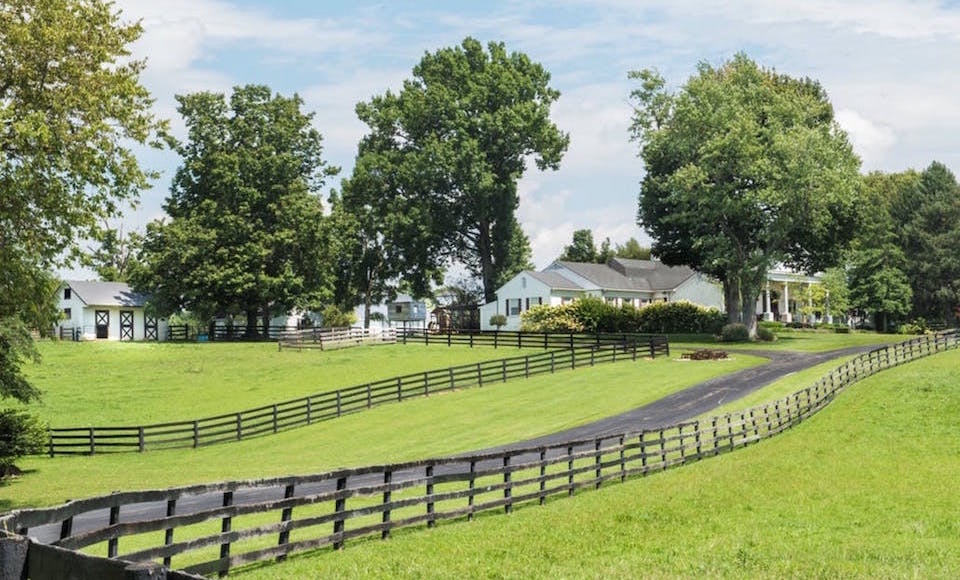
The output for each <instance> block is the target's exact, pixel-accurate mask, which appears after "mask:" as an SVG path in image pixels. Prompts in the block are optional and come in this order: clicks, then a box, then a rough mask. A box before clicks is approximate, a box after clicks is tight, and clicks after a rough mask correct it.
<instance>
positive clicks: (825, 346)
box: [670, 330, 912, 352]
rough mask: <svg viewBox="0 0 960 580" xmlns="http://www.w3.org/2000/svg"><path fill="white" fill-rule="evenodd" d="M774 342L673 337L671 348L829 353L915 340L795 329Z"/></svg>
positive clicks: (691, 336) (671, 338)
mask: <svg viewBox="0 0 960 580" xmlns="http://www.w3.org/2000/svg"><path fill="white" fill-rule="evenodd" d="M776 336H777V340H775V341H773V342H759V341H758V342H734V343H726V342H719V341H717V340H711V339H710V337H709V336H707V335H678V336H675V337H674V336H671V337H670V340H671V345H673V344H675V343H676V344H679V345H682V346H683V347H686V348H720V349H724V350H745V349H746V350H794V351H800V352H825V351H828V350H836V349H840V348H848V347H852V346H869V345H876V346H882V345H885V344H893V343H897V342H903V341H904V340H908V339H910V338H912V336H910V335H904V334H878V333H876V332H851V333H849V334H837V333H835V332H828V331H824V330H816V331H814V330H791V331H781V332H777V333H776Z"/></svg>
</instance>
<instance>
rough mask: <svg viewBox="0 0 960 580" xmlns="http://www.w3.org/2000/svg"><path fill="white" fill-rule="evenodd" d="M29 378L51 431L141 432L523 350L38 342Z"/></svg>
mask: <svg viewBox="0 0 960 580" xmlns="http://www.w3.org/2000/svg"><path fill="white" fill-rule="evenodd" d="M40 350H41V355H42V357H43V358H42V359H41V362H40V363H39V364H30V365H28V366H27V376H28V377H29V379H30V380H31V381H33V382H34V384H35V385H36V386H38V387H39V388H40V389H42V390H43V392H44V394H43V400H42V401H41V403H40V404H37V405H32V406H31V410H32V411H33V412H35V413H36V414H38V415H39V416H40V417H41V418H42V419H43V420H45V421H48V422H49V423H50V425H51V426H52V427H82V426H88V425H90V426H93V425H96V426H101V425H139V424H145V423H163V422H168V421H185V420H191V419H198V418H200V417H207V416H211V415H218V414H221V413H228V412H231V411H241V410H244V409H250V408H253V407H258V406H261V405H267V404H270V403H273V402H277V401H283V400H286V399H295V398H297V397H302V396H305V395H312V394H314V393H321V392H325V391H331V390H334V389H338V388H340V387H348V386H352V385H357V384H361V383H364V382H369V381H373V380H377V379H384V378H389V377H394V376H399V375H405V374H409V373H415V372H420V371H425V370H432V369H439V368H446V367H450V366H456V365H462V364H468V363H474V362H477V361H484V360H490V359H496V358H505V357H510V356H518V355H522V354H526V353H530V352H541V351H532V350H529V349H524V350H520V349H516V348H500V349H494V348H492V347H475V348H468V347H446V346H440V345H435V346H424V345H414V344H410V345H401V344H397V345H378V346H366V347H358V348H348V349H340V350H332V351H325V352H318V351H310V352H297V351H293V350H284V351H282V352H278V351H277V346H276V344H270V343H205V344H195V343H190V344H175V343H144V342H141V343H119V342H85V343H76V342H49V341H48V342H42V343H40Z"/></svg>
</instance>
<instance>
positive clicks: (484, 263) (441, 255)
mask: <svg viewBox="0 0 960 580" xmlns="http://www.w3.org/2000/svg"><path fill="white" fill-rule="evenodd" d="M549 81H550V75H549V73H548V72H547V71H546V70H545V69H544V68H543V67H542V66H541V65H539V64H537V63H535V62H533V61H531V60H530V58H529V57H527V56H526V55H525V54H522V53H519V52H513V53H508V52H507V50H506V48H505V47H504V45H503V44H501V43H495V42H491V43H489V44H488V45H487V46H486V49H485V48H484V46H483V45H482V44H481V43H480V42H479V41H477V40H475V39H473V38H467V39H465V40H464V41H463V42H462V43H461V45H460V46H456V47H452V48H443V49H440V50H438V51H436V52H434V53H427V54H425V55H424V57H423V59H422V60H421V61H420V63H419V64H417V65H416V66H415V67H414V69H413V78H411V79H409V80H407V81H405V82H404V84H403V88H402V89H401V90H400V92H398V93H393V92H390V91H387V92H386V93H384V94H383V95H380V96H376V97H374V98H373V99H371V100H370V101H368V102H363V103H360V104H358V105H357V115H358V116H359V118H360V120H362V121H363V122H364V123H366V124H367V125H368V126H369V128H370V129H369V133H368V134H367V135H366V136H365V137H364V138H363V139H362V140H361V142H360V145H359V151H358V157H357V165H356V167H357V169H356V170H355V172H354V176H353V181H361V180H363V181H365V183H366V185H364V186H363V187H359V186H358V185H355V186H354V188H353V191H352V194H351V195H355V196H357V198H356V199H349V198H348V192H347V191H346V190H345V191H344V200H343V201H344V203H345V205H346V206H348V207H352V206H354V205H355V204H359V205H361V206H369V208H370V209H371V211H373V212H374V213H375V215H377V216H378V220H380V221H384V222H386V221H387V220H390V223H384V225H383V226H382V230H381V233H382V234H383V235H384V237H385V240H384V243H386V244H388V245H389V244H398V245H399V244H403V243H409V244H410V247H409V249H405V250H404V251H403V252H402V253H398V255H397V256H396V260H397V267H398V268H397V269H398V271H399V272H403V275H404V278H405V280H406V281H407V282H408V283H409V284H410V286H411V288H412V289H413V290H414V291H415V292H418V291H420V290H425V289H426V288H425V287H426V286H428V285H429V283H430V282H431V281H432V280H435V279H436V277H437V276H436V274H437V272H439V271H441V270H442V269H443V268H444V267H445V266H446V265H447V264H449V263H450V262H452V261H458V262H460V263H462V264H463V265H464V266H465V267H466V268H467V269H468V270H469V271H470V272H471V273H473V274H474V275H476V276H477V277H478V278H480V279H481V280H482V282H483V287H484V295H485V298H486V300H492V299H493V296H494V291H495V289H496V287H497V282H498V281H499V280H502V279H503V272H504V271H507V270H510V269H511V268H512V267H515V266H516V264H514V263H513V262H516V257H517V256H518V253H517V246H516V245H515V244H516V242H515V238H516V236H517V233H518V232H520V230H519V227H518V226H517V222H516V218H515V211H516V208H517V203H518V198H517V180H519V179H520V177H522V176H523V174H524V172H525V171H526V168H527V167H526V164H527V160H528V159H530V158H533V160H534V162H535V163H536V165H537V167H538V168H540V169H541V170H545V169H548V168H549V169H556V168H557V167H558V166H559V164H560V159H561V157H562V156H563V153H564V151H565V150H566V148H567V144H568V141H569V138H568V136H567V135H566V134H565V133H563V132H561V131H560V130H559V129H558V128H557V127H556V125H554V124H553V122H551V121H550V106H551V104H552V103H553V102H554V101H555V100H556V99H557V98H558V96H559V93H558V92H557V91H556V90H555V89H552V88H551V87H550V86H549V84H548V83H549ZM396 212H403V213H402V215H399V216H398V215H395V214H396ZM392 214H393V217H390V216H391V215H392ZM521 245H522V244H521ZM521 253H522V252H521ZM418 293H421V294H422V293H424V292H418Z"/></svg>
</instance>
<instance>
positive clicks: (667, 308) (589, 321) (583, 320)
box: [521, 297, 726, 334]
mask: <svg viewBox="0 0 960 580" xmlns="http://www.w3.org/2000/svg"><path fill="white" fill-rule="evenodd" d="M521 321H522V324H521V329H522V330H525V331H528V332H641V333H651V334H680V333H685V334H718V333H719V332H720V330H721V328H723V324H724V323H725V322H726V315H725V314H724V313H723V312H721V311H719V310H717V309H716V308H705V307H703V306H700V305H698V304H693V303H691V302H685V301H678V302H655V303H653V304H648V305H647V306H644V307H643V308H634V307H633V306H629V305H628V306H623V307H617V306H615V305H613V304H611V303H608V302H606V301H604V300H603V299H600V298H595V297H586V298H581V299H579V300H577V301H575V302H572V303H570V304H564V305H560V306H547V305H542V306H534V307H533V308H531V309H530V310H528V311H526V312H524V313H523V314H521Z"/></svg>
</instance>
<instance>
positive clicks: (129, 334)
mask: <svg viewBox="0 0 960 580" xmlns="http://www.w3.org/2000/svg"><path fill="white" fill-rule="evenodd" d="M120 340H133V311H132V310H121V311H120Z"/></svg>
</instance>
